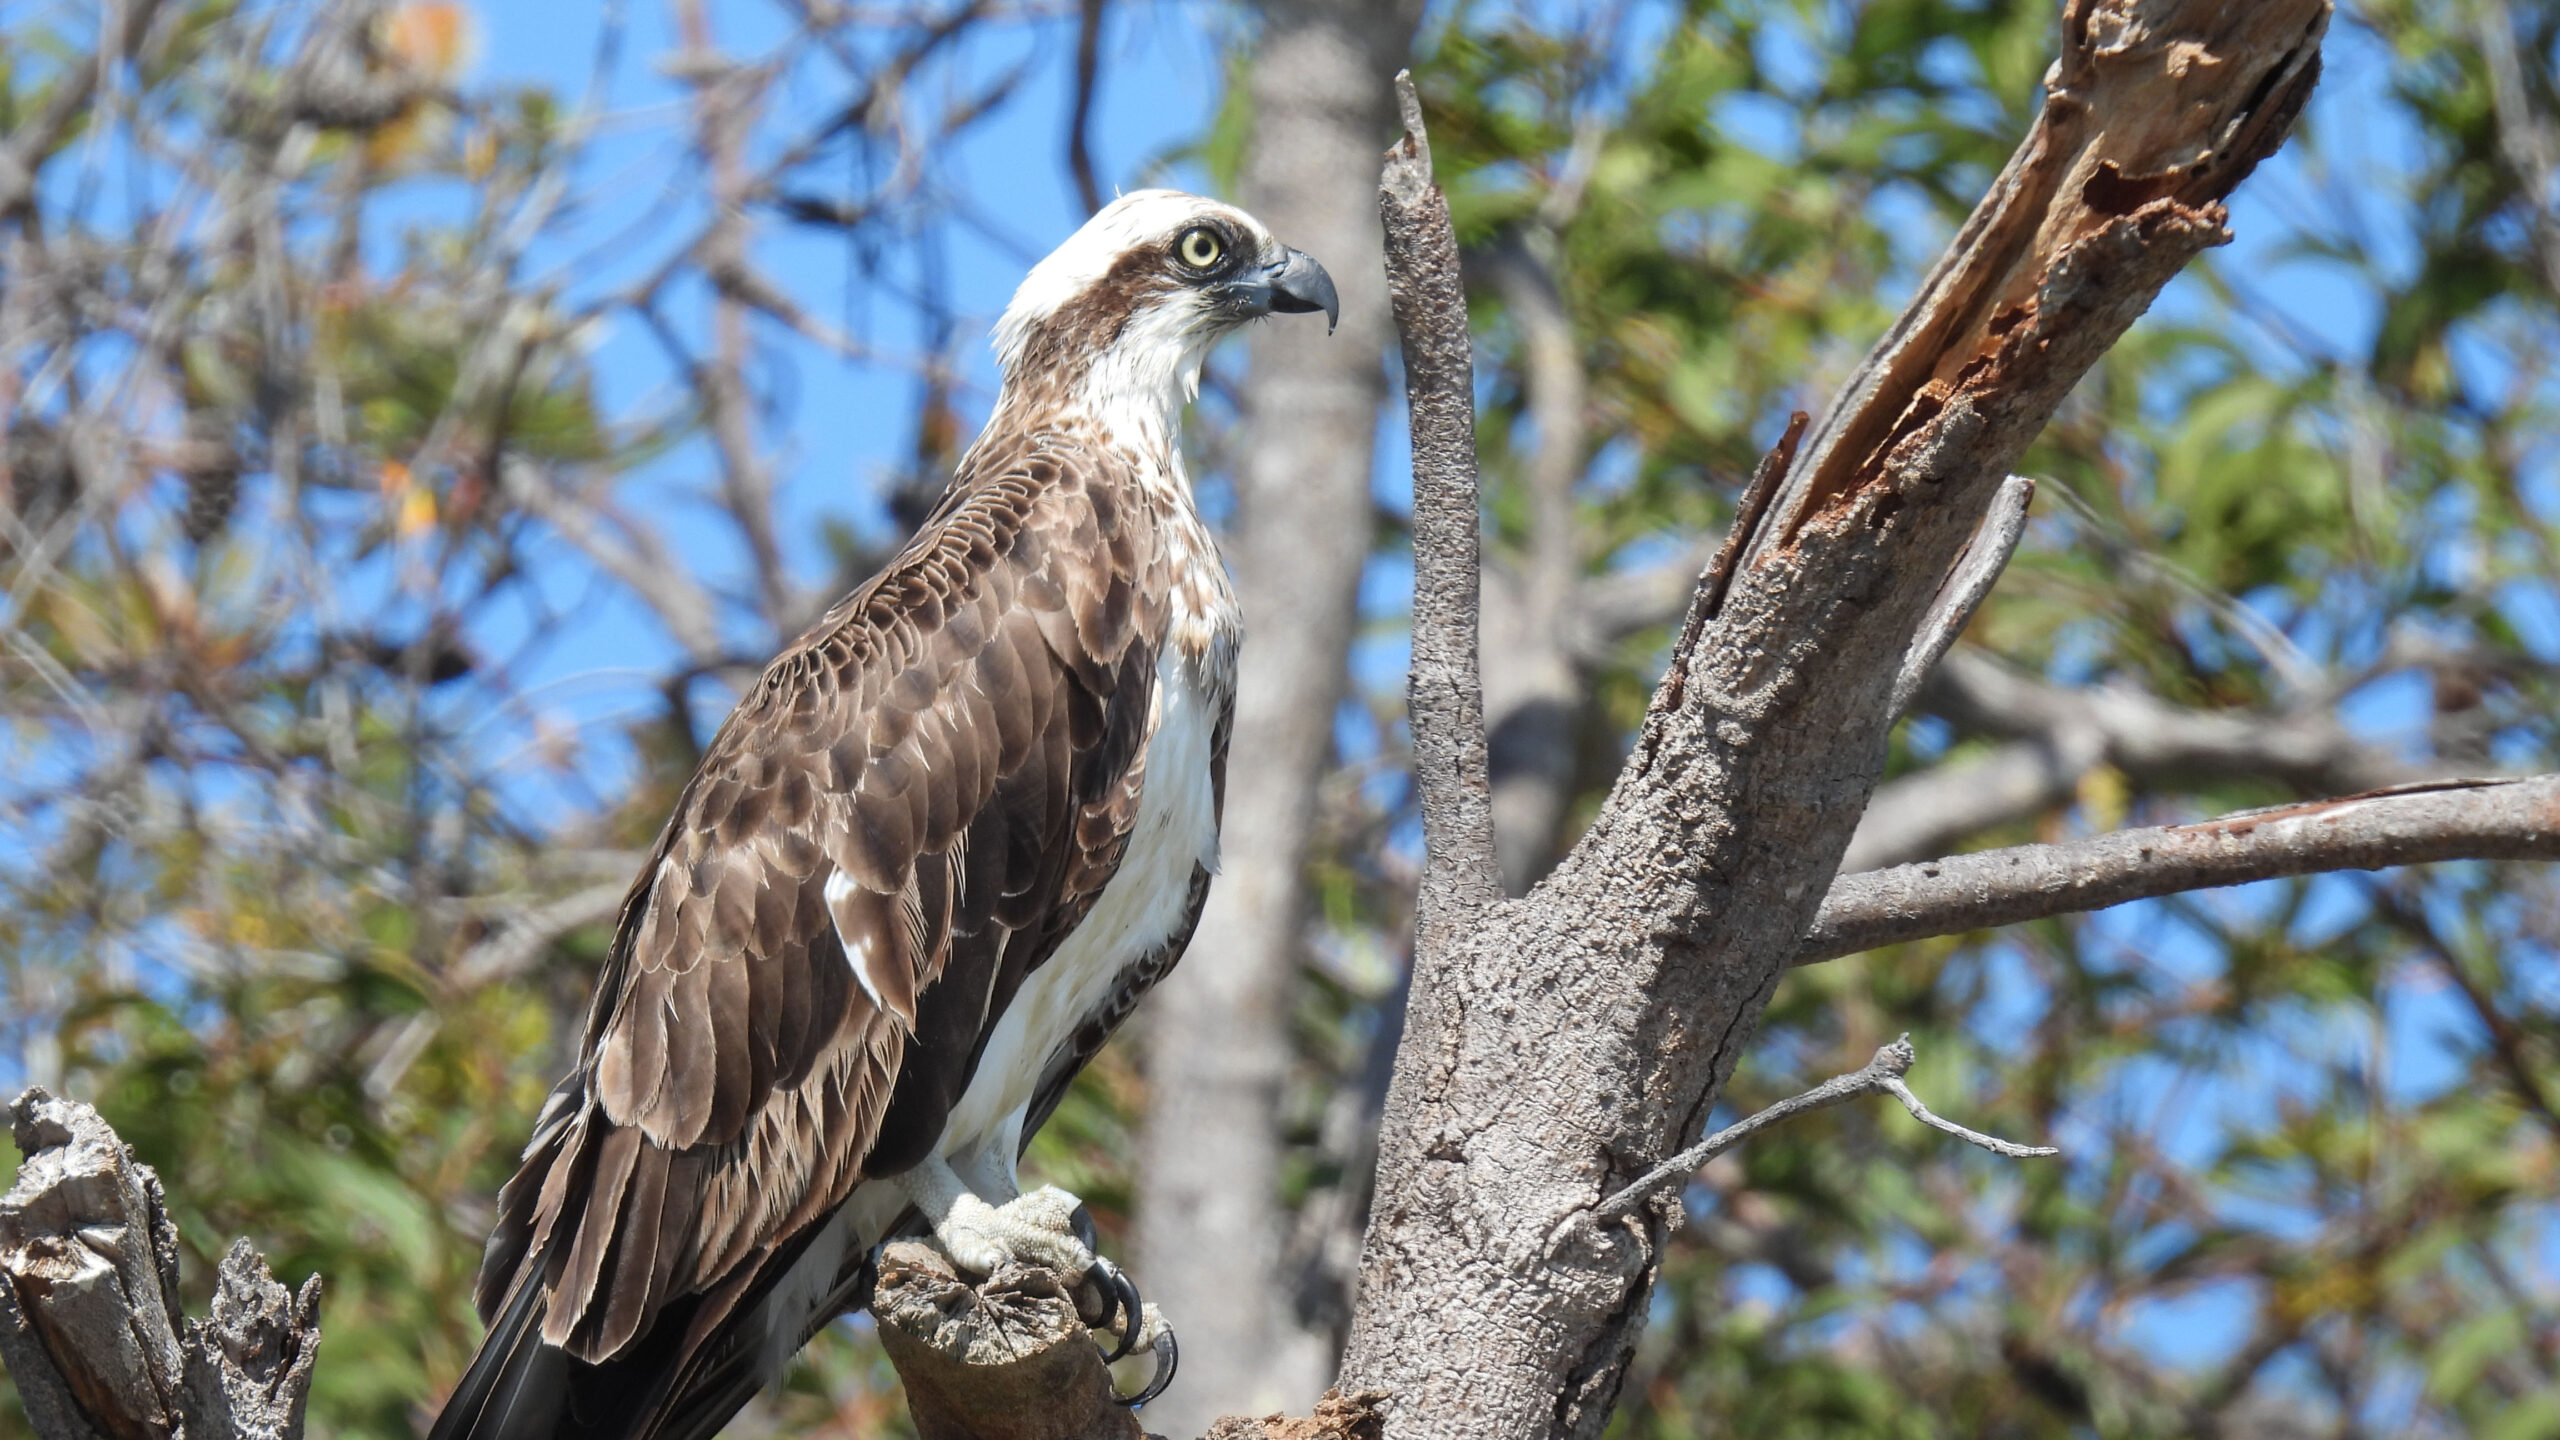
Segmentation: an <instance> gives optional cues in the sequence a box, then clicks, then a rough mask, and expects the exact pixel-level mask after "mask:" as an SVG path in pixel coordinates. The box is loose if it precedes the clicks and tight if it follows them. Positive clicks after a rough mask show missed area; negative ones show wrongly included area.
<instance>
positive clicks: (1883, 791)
mask: <svg viewBox="0 0 2560 1440" xmlns="http://www.w3.org/2000/svg"><path fill="white" fill-rule="evenodd" d="M1919 704H1920V706H1921V708H1923V709H1925V710H1927V711H1929V712H1930V713H1932V714H1935V715H1938V716H1940V717H1942V718H1944V719H1946V720H1947V721H1949V722H1950V723H1952V724H1953V725H1954V726H1955V727H1956V728H1957V729H1958V730H1959V731H1961V732H1963V733H1966V734H1972V735H1989V736H2000V737H2005V738H2007V739H2008V741H2009V743H2007V744H2004V745H2001V746H1999V747H1998V748H1996V749H1994V750H1992V751H1991V752H1990V753H1988V754H1986V755H1982V756H1980V757H1977V758H1975V759H1970V760H1959V761H1955V762H1952V763H1950V764H1946V765H1940V766H1937V767H1934V768H1932V769H1929V770H1924V771H1922V772H1920V773H1919V774H1917V775H1910V776H1905V777H1903V778H1902V779H1899V780H1894V781H1891V782H1889V783H1887V784H1885V785H1883V786H1880V787H1878V789H1877V790H1876V793H1875V797H1874V799H1873V800H1871V801H1870V802H1869V803H1868V805H1867V811H1866V814H1865V815H1864V816H1862V817H1860V819H1859V822H1858V833H1857V836H1856V838H1855V839H1853V840H1851V841H1850V844H1849V853H1848V856H1847V857H1846V858H1845V859H1844V860H1842V861H1841V866H1840V868H1841V869H1842V870H1843V871H1845V872H1849V873H1853V874H1854V873H1856V872H1858V871H1862V870H1880V869H1882V868H1884V867H1885V866H1888V865H1899V864H1903V863H1906V862H1909V861H1914V860H1926V859H1929V858H1931V857H1932V856H1936V855H1941V854H1944V853H1946V852H1947V851H1948V850H1951V849H1953V848H1954V847H1955V846H1956V844H1957V843H1958V842H1960V841H1962V840H1963V839H1964V838H1965V837H1966V836H1968V835H1973V834H1978V833H1979V832H1981V831H1983V830H1987V829H1989V828H1991V827H1992V826H1995V825H2003V824H2008V823H2011V822H2014V821H2017V820H2022V819H2025V818H2027V817H2029V816H2033V815H2036V814H2039V813H2041V812H2043V811H2045V810H2048V809H2051V808H2052V807H2054V806H2056V805H2061V804H2064V803H2067V802H2068V801H2069V800H2070V799H2071V797H2072V795H2073V794H2074V793H2075V792H2076V790H2077V788H2078V786H2079V784H2080V780H2081V777H2083V776H2085V775H2087V774H2088V773H2089V772H2090V771H2091V770H2093V769H2095V768H2096V767H2098V766H2100V765H2112V766H2114V767H2115V768H2116V769H2118V770H2121V771H2123V772H2124V773H2125V774H2126V775H2128V776H2130V777H2131V778H2132V779H2133V780H2135V781H2136V782H2137V783H2144V784H2155V783H2156V784H2171V785H2175V784H2187V783H2193V782H2195V781H2199V780H2250V781H2272V782H2274V783H2276V784H2279V785H2283V786H2286V787H2288V788H2290V789H2292V790H2294V791H2296V792H2297V793H2300V794H2303V795H2312V796H2318V795H2340V794H2357V793H2362V792H2364V791H2368V790H2381V789H2386V788H2388V787H2391V786H2394V785H2405V784H2410V783H2413V782H2417V781H2423V780H2433V779H2439V778H2442V775H2441V773H2430V772H2429V771H2428V769H2427V768H2426V767H2423V766H2418V765H2412V764H2410V763H2409V762H2407V761H2405V760H2403V759H2401V758H2400V757H2398V756H2397V755H2394V754H2392V753H2391V752H2390V751H2388V750H2384V749H2382V748H2380V747H2378V746H2373V745H2368V744H2366V743H2365V742H2363V741H2361V740H2359V739H2357V738H2356V737H2355V736H2353V735H2352V734H2349V733H2348V731H2347V730H2346V728H2345V727H2344V726H2342V725H2340V724H2339V723H2338V721H2337V718H2336V717H2335V716H2334V715H2332V714H2330V713H2328V712H2327V711H2325V710H2320V711H2308V710H2302V711H2296V710H2282V711H2272V712H2270V711H2237V710H2194V709H2189V708H2187V707H2185V706H2182V705H2173V704H2171V703H2169V702H2168V701H2166V700H2163V699H2161V698H2160V697H2158V696H2156V695H2150V694H2146V693H2144V692H2143V691H2141V690H2138V689H2135V688H2133V687H2131V686H2128V685H2120V684H2119V685H2105V686H2100V687H2097V688H2094V689H2085V690H2070V689H2065V688H2063V687H2062V686H2059V685H2051V684H2047V683H2046V682H2044V681H2042V680H2039V679H2036V678H2034V677H2032V676H2029V675H2025V674H2021V673H2019V672H2018V671H2017V670H2015V669H2012V668H2011V667H2009V666H2007V665H2005V664H2003V663H2001V662H2000V661H1999V660H1996V659H1994V658H1993V657H1991V656H1989V655H1987V654H1984V653H1982V652H1981V651H1978V650H1975V649H1972V648H1970V647H1968V646H1962V645H1959V646H1957V647H1956V648H1955V649H1954V650H1952V651H1950V652H1948V654H1947V655H1946V657H1945V658H1944V660H1943V661H1942V662H1941V663H1940V664H1939V665H1938V667H1937V669H1936V670H1935V671H1934V672H1932V673H1931V674H1930V675H1929V676H1928V678H1927V680H1926V681H1925V682H1923V684H1922V685H1921V687H1920V696H1919Z"/></svg>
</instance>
